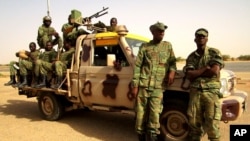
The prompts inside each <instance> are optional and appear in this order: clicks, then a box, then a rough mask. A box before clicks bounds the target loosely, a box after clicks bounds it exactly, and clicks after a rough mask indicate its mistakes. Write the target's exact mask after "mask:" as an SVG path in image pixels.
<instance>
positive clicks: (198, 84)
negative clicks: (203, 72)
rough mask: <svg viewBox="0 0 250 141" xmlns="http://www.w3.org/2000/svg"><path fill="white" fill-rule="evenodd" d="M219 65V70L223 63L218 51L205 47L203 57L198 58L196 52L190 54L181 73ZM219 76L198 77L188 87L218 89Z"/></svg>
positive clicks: (219, 85)
mask: <svg viewBox="0 0 250 141" xmlns="http://www.w3.org/2000/svg"><path fill="white" fill-rule="evenodd" d="M214 63H216V64H219V65H220V67H221V68H223V67H224V62H223V59H222V55H221V53H220V51H219V50H218V49H215V48H210V47H206V48H205V53H204V55H203V56H200V55H199V54H198V53H197V52H196V51H194V52H192V53H191V54H190V55H189V56H188V58H187V60H186V65H185V66H184V68H183V71H184V72H186V70H187V69H199V68H202V67H204V66H207V65H212V64H214ZM219 78H220V76H213V77H212V78H208V77H198V78H196V79H195V80H194V81H192V82H191V84H190V87H193V88H199V89H209V88H216V89H217V88H220V87H221V84H220V79H219Z"/></svg>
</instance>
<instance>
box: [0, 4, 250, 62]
mask: <svg viewBox="0 0 250 141" xmlns="http://www.w3.org/2000/svg"><path fill="white" fill-rule="evenodd" d="M48 1H49V8H48V4H47V0H1V1H0V11H1V12H0V18H1V22H0V33H1V34H0V46H1V49H2V50H1V51H0V56H1V58H0V64H8V63H9V62H10V61H12V60H14V61H16V60H18V59H17V57H16V56H15V52H17V51H19V50H23V49H26V50H28V49H29V46H28V45H29V43H30V42H36V37H37V30H38V27H39V26H41V25H42V18H43V17H44V16H46V15H47V11H49V13H50V16H51V17H52V24H51V26H52V27H54V28H55V29H56V30H57V32H58V33H59V34H60V35H62V32H61V27H62V25H63V24H64V23H66V22H67V17H68V15H69V14H70V12H71V10H73V9H77V10H79V11H81V12H82V14H83V16H84V17H86V16H90V15H92V14H94V13H95V12H97V11H100V10H102V8H103V7H108V8H109V9H108V14H106V15H104V16H102V17H99V18H97V19H95V18H94V19H92V22H93V23H95V22H98V21H102V22H104V23H105V24H107V25H109V21H110V19H111V18H112V17H116V18H117V19H118V24H119V25H126V27H127V28H128V30H129V32H130V33H134V34H139V35H142V36H145V37H147V38H149V39H152V34H151V32H150V31H149V26H150V25H152V24H154V23H156V22H157V21H159V22H163V23H164V24H166V25H167V26H168V29H167V30H166V31H165V36H164V39H163V40H166V41H169V42H171V43H172V46H173V49H174V52H175V55H176V57H182V58H186V57H187V56H188V54H189V53H191V52H192V51H193V50H195V49H196V45H195V43H194V32H195V30H196V29H198V28H201V27H202V28H206V29H207V30H208V31H209V37H208V43H207V45H208V46H211V47H215V48H218V49H219V50H220V51H221V53H222V54H223V55H230V56H231V57H239V56H240V55H250V8H249V7H250V0H147V1H145V0H48Z"/></svg>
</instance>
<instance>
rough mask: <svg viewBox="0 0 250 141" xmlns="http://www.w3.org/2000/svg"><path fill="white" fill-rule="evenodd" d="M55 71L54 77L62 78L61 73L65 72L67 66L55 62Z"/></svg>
mask: <svg viewBox="0 0 250 141" xmlns="http://www.w3.org/2000/svg"><path fill="white" fill-rule="evenodd" d="M55 70H56V75H57V76H59V77H62V76H63V72H65V71H66V70H67V66H66V64H65V63H63V62H61V61H56V62H55Z"/></svg>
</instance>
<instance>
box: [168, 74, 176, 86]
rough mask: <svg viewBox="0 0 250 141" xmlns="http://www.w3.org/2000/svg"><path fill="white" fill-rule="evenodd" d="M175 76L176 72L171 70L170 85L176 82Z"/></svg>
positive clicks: (169, 75)
mask: <svg viewBox="0 0 250 141" xmlns="http://www.w3.org/2000/svg"><path fill="white" fill-rule="evenodd" d="M174 76H175V72H174V71H170V72H169V74H168V86H170V85H172V84H173V83H174Z"/></svg>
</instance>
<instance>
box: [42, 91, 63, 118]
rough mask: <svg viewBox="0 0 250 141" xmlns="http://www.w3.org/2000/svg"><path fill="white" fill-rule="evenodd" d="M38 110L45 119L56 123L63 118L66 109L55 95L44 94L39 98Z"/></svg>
mask: <svg viewBox="0 0 250 141" xmlns="http://www.w3.org/2000/svg"><path fill="white" fill-rule="evenodd" d="M38 108H39V111H40V114H41V116H42V118H43V119H45V120H49V121H55V120H58V119H60V118H61V117H62V115H63V113H64V108H63V106H62V103H61V101H60V99H59V97H57V96H56V95H55V94H53V93H43V94H42V95H41V96H40V97H39V98H38Z"/></svg>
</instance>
